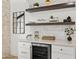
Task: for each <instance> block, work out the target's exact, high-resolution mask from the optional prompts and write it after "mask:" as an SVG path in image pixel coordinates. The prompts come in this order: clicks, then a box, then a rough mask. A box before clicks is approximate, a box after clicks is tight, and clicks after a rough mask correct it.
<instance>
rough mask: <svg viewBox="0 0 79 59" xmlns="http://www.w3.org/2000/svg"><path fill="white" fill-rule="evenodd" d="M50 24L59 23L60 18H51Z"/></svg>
mask: <svg viewBox="0 0 79 59" xmlns="http://www.w3.org/2000/svg"><path fill="white" fill-rule="evenodd" d="M49 22H53V23H56V22H58V17H53V16H50V20H49Z"/></svg>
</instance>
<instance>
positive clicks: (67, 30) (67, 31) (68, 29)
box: [65, 28, 75, 41]
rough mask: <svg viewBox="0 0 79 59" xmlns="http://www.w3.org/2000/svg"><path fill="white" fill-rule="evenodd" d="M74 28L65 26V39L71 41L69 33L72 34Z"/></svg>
mask: <svg viewBox="0 0 79 59" xmlns="http://www.w3.org/2000/svg"><path fill="white" fill-rule="evenodd" d="M74 31H75V29H74V28H65V33H66V35H67V36H68V37H67V40H68V41H72V37H71V35H72V34H74Z"/></svg>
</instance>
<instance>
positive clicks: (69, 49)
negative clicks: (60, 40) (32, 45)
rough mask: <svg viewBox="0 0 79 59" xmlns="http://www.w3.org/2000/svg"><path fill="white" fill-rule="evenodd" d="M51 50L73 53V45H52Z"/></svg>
mask: <svg viewBox="0 0 79 59" xmlns="http://www.w3.org/2000/svg"><path fill="white" fill-rule="evenodd" d="M52 51H53V52H59V53H64V54H70V55H74V54H75V47H68V46H58V45H52Z"/></svg>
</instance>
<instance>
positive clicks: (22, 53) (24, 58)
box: [18, 42, 31, 59]
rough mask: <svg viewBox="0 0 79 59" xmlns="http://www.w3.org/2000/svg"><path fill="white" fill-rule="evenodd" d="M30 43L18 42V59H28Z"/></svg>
mask: <svg viewBox="0 0 79 59" xmlns="http://www.w3.org/2000/svg"><path fill="white" fill-rule="evenodd" d="M30 49H31V43H27V42H19V43H18V59H30Z"/></svg>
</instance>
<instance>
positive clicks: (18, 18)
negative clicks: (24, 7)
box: [13, 11, 25, 34]
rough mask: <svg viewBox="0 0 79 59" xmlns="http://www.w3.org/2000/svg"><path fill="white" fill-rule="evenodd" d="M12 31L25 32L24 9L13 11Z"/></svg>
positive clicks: (16, 32)
mask: <svg viewBox="0 0 79 59" xmlns="http://www.w3.org/2000/svg"><path fill="white" fill-rule="evenodd" d="M13 33H14V34H24V33H25V11H18V12H13Z"/></svg>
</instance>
